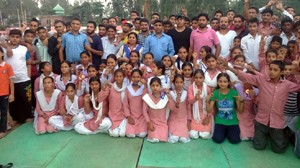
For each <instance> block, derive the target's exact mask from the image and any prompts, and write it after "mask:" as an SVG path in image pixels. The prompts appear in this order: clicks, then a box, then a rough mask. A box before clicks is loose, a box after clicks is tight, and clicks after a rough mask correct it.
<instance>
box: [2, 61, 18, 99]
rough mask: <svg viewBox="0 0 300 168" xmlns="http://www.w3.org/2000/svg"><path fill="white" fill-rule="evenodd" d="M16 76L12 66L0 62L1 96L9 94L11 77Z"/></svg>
mask: <svg viewBox="0 0 300 168" xmlns="http://www.w3.org/2000/svg"><path fill="white" fill-rule="evenodd" d="M14 76H15V74H14V71H13V70H12V68H11V66H10V65H9V64H7V63H5V62H2V63H1V64H0V81H1V82H0V96H7V95H9V79H10V78H13V77H14Z"/></svg>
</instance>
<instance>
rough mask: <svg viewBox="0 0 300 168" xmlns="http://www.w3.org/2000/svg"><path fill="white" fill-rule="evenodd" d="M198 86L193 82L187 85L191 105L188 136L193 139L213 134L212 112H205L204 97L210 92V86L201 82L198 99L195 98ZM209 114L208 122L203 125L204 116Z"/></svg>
mask: <svg viewBox="0 0 300 168" xmlns="http://www.w3.org/2000/svg"><path fill="white" fill-rule="evenodd" d="M197 92H198V88H197V86H196V84H195V83H193V84H192V85H190V86H189V87H188V103H189V104H190V105H191V109H192V112H191V130H190V132H189V133H190V137H191V138H193V139H198V138H199V137H200V138H203V139H210V138H211V137H212V134H213V123H214V121H213V117H212V114H207V112H206V97H207V95H208V94H210V92H211V91H210V88H209V87H208V86H207V85H206V84H205V83H203V85H202V90H201V95H200V99H199V100H196V94H197ZM207 116H211V119H210V122H209V123H208V124H207V125H203V124H202V122H203V120H204V118H205V117H207Z"/></svg>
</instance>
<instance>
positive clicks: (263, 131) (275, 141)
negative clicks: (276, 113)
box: [253, 121, 288, 153]
mask: <svg viewBox="0 0 300 168" xmlns="http://www.w3.org/2000/svg"><path fill="white" fill-rule="evenodd" d="M269 138H270V141H271V148H272V151H273V152H275V153H283V152H284V151H285V149H286V148H287V146H288V143H287V138H286V137H285V134H284V131H283V129H276V128H271V127H268V126H266V125H263V124H261V123H259V122H257V121H255V131H254V138H253V147H254V148H255V149H257V150H263V149H265V148H266V146H267V142H268V139H269Z"/></svg>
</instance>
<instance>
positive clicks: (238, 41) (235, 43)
mask: <svg viewBox="0 0 300 168" xmlns="http://www.w3.org/2000/svg"><path fill="white" fill-rule="evenodd" d="M233 45H234V46H235V47H239V46H241V40H240V39H234V41H233Z"/></svg>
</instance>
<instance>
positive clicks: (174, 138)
mask: <svg viewBox="0 0 300 168" xmlns="http://www.w3.org/2000/svg"><path fill="white" fill-rule="evenodd" d="M174 86H175V89H174V90H173V91H170V92H169V93H168V94H167V95H168V98H169V103H170V108H171V109H170V110H171V112H170V117H169V121H168V126H169V139H168V141H169V142H170V143H176V142H178V141H179V142H183V143H187V142H189V141H190V137H189V131H188V127H187V126H188V119H189V120H190V118H191V108H190V107H191V106H190V105H189V104H188V102H187V91H186V90H184V89H183V86H184V77H183V76H182V75H180V74H177V75H175V77H174Z"/></svg>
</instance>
